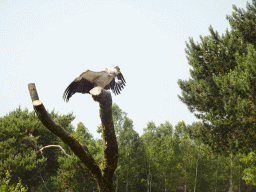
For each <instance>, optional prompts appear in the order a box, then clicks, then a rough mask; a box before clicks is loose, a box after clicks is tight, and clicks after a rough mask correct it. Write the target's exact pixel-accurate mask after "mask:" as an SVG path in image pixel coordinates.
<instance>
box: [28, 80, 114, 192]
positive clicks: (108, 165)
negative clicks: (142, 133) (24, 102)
mask: <svg viewBox="0 0 256 192" xmlns="http://www.w3.org/2000/svg"><path fill="white" fill-rule="evenodd" d="M28 89H29V93H30V97H31V100H32V102H33V107H34V110H35V111H36V114H37V116H38V118H39V119H40V121H41V122H42V123H43V125H44V126H45V127H46V128H47V129H48V130H49V131H51V132H52V133H54V134H55V135H57V136H58V137H59V138H60V139H61V140H62V141H63V142H64V143H65V144H67V145H68V146H69V147H70V148H71V150H72V151H73V152H74V153H75V155H76V156H77V157H79V159H80V160H81V161H82V163H83V164H84V165H85V166H87V167H88V169H89V170H90V171H91V173H92V174H93V176H94V178H95V179H96V181H97V185H98V189H99V191H100V192H115V187H114V184H113V175H114V172H115V170H116V167H117V161H118V146H117V141H116V135H115V130H114V124H113V119H112V97H111V94H110V92H109V91H107V90H105V89H103V88H101V87H95V88H93V89H92V90H91V91H90V94H91V95H92V98H93V100H94V101H97V102H99V105H100V118H101V124H102V137H103V159H102V161H101V162H100V163H98V162H97V161H96V160H95V159H94V158H93V157H92V155H91V154H90V152H89V150H88V148H87V147H86V145H85V144H83V143H80V142H79V141H78V140H76V139H75V138H74V137H73V136H72V135H71V134H70V133H68V132H67V131H66V130H65V129H63V128H62V127H61V126H60V125H59V124H58V123H56V122H54V121H53V120H52V119H51V118H50V116H49V114H48V113H47V111H46V109H45V107H44V105H43V103H42V102H41V101H40V100H39V97H38V94H37V91H36V87H35V84H34V83H30V84H28Z"/></svg>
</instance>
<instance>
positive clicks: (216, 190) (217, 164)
mask: <svg viewBox="0 0 256 192" xmlns="http://www.w3.org/2000/svg"><path fill="white" fill-rule="evenodd" d="M219 160H220V158H219V157H218V162H217V170H216V183H215V192H217V178H218V166H219Z"/></svg>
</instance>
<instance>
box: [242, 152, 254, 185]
mask: <svg viewBox="0 0 256 192" xmlns="http://www.w3.org/2000/svg"><path fill="white" fill-rule="evenodd" d="M240 155H241V159H240V161H241V162H243V163H244V164H246V165H247V166H248V167H247V168H245V169H244V171H243V172H244V176H243V179H244V180H245V181H246V183H247V184H253V185H255V186H256V154H255V152H250V153H249V154H248V155H245V154H240Z"/></svg>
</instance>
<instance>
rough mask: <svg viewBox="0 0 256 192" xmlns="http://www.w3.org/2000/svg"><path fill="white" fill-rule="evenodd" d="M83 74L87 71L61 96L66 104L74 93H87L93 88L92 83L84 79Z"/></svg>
mask: <svg viewBox="0 0 256 192" xmlns="http://www.w3.org/2000/svg"><path fill="white" fill-rule="evenodd" d="M85 73H87V71H85V72H83V73H82V74H81V75H80V76H79V77H77V78H75V80H74V81H73V82H72V83H70V85H69V86H68V87H67V88H66V90H65V91H64V94H63V99H64V101H66V102H68V101H69V99H70V97H71V96H72V95H74V94H75V93H89V91H90V90H91V89H92V88H93V87H94V83H92V82H90V81H88V80H87V79H85V78H84V76H85Z"/></svg>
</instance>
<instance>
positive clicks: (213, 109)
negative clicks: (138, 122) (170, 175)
mask: <svg viewBox="0 0 256 192" xmlns="http://www.w3.org/2000/svg"><path fill="white" fill-rule="evenodd" d="M255 6H256V3H255V2H254V4H253V5H249V4H248V5H247V8H248V11H247V12H245V11H242V10H240V9H239V10H238V9H237V8H236V6H233V8H234V10H235V11H236V12H235V13H234V12H233V18H232V17H231V16H227V19H228V20H229V22H230V25H231V27H232V30H231V31H230V32H229V31H226V34H225V35H222V37H220V36H219V35H218V32H214V31H213V28H212V27H211V26H210V27H209V31H210V33H211V35H210V36H207V37H204V38H203V37H202V36H200V39H201V41H202V42H201V44H200V45H199V44H197V45H196V44H195V43H194V42H193V39H192V38H190V39H189V42H190V44H188V43H187V42H186V46H187V49H186V53H187V54H188V56H187V59H188V63H189V64H190V65H191V66H192V70H191V71H190V74H191V77H192V79H189V80H187V81H186V80H179V81H178V84H179V86H180V88H181V89H182V96H180V95H179V98H180V99H181V101H182V102H184V103H185V104H186V105H187V106H188V109H189V110H190V111H191V112H193V113H195V116H196V117H197V118H199V119H201V120H202V123H197V126H198V127H197V128H198V129H199V130H200V131H199V133H198V134H197V138H200V139H201V141H202V142H203V143H205V144H208V145H210V146H211V147H212V149H213V150H214V151H216V152H223V153H225V154H226V155H228V154H229V152H230V150H232V151H233V152H234V153H236V152H238V151H243V152H249V151H250V150H251V149H254V147H255V144H256V140H255V138H256V124H255V111H256V110H255V103H256V99H255V97H254V95H255V92H256V91H255V90H256V89H255V78H256V71H255V64H256V63H255V50H254V46H255V39H256V34H255V24H256V23H255V22H256V19H255V14H256V9H255ZM248 136H249V137H248Z"/></svg>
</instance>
